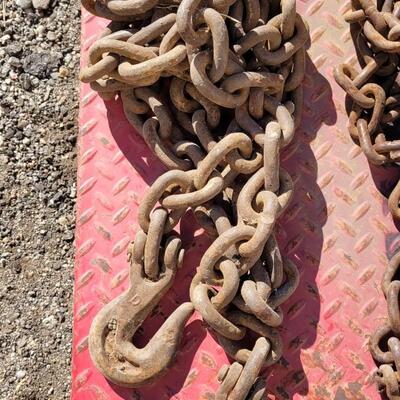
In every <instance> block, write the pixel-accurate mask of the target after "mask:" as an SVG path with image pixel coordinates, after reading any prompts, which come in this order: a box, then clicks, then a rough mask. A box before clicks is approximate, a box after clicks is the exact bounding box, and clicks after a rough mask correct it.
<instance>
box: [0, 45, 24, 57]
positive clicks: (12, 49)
mask: <svg viewBox="0 0 400 400" xmlns="http://www.w3.org/2000/svg"><path fill="white" fill-rule="evenodd" d="M4 50H5V52H6V53H7V54H8V55H10V56H17V55H19V54H20V53H21V52H22V46H21V45H20V44H19V43H11V44H9V45H8V46H6V47H5V49H4Z"/></svg>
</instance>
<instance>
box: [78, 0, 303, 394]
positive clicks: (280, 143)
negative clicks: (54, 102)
mask: <svg viewBox="0 0 400 400" xmlns="http://www.w3.org/2000/svg"><path fill="white" fill-rule="evenodd" d="M82 3H83V5H84V7H85V8H86V9H87V10H88V11H89V12H91V13H92V14H94V15H96V16H99V17H103V18H107V19H110V20H111V23H110V24H109V25H108V27H107V28H106V29H105V31H104V32H102V33H101V35H100V37H99V38H98V39H97V40H96V41H95V42H94V43H93V44H92V45H91V47H90V49H89V62H88V65H87V66H86V67H84V68H83V69H82V71H81V76H80V77H81V80H82V81H83V82H86V83H89V84H90V85H91V87H92V89H93V90H95V91H97V92H98V94H99V95H100V96H101V97H102V98H103V99H105V100H111V99H115V98H116V97H117V96H118V97H119V98H120V99H121V100H122V104H123V108H124V112H125V115H126V118H127V119H128V121H129V122H130V124H131V125H132V126H133V127H134V128H135V129H136V130H137V131H138V132H139V134H140V135H141V136H142V138H143V139H144V141H145V142H146V143H147V145H148V146H149V148H150V149H151V151H152V152H153V153H154V154H155V155H156V156H157V157H158V158H159V159H160V161H161V162H162V163H163V164H164V165H165V166H166V168H167V169H168V171H167V172H166V173H164V174H163V175H161V176H160V177H159V178H158V179H156V181H155V182H154V183H153V184H152V185H151V187H150V188H149V191H148V193H147V195H146V197H145V199H144V200H143V202H142V203H141V204H140V206H139V214H138V220H139V225H140V230H139V232H138V233H137V235H136V237H135V240H134V242H133V243H132V245H131V246H130V248H129V251H128V254H129V262H130V288H129V289H128V290H127V291H126V292H125V293H123V294H122V295H120V296H119V297H117V298H116V299H114V300H113V301H111V302H110V303H109V304H107V305H106V306H105V307H104V308H103V309H102V310H100V312H99V313H98V314H97V316H96V317H95V319H94V321H93V323H92V326H91V330H90V334H89V349H90V353H91V357H92V360H93V362H94V364H95V365H96V367H97V368H98V369H99V370H100V371H101V372H102V374H103V375H104V376H105V377H107V379H109V380H110V381H112V382H114V383H116V384H117V385H121V386H128V387H138V386H141V385H145V384H147V383H149V382H152V381H154V380H155V379H156V378H157V377H159V376H160V375H161V374H163V373H164V372H165V371H166V370H167V368H168V367H169V365H170V364H171V363H172V361H173V358H174V355H175V354H176V352H177V350H178V346H179V342H180V339H181V336H182V333H183V330H184V326H185V323H186V322H187V321H188V319H189V318H190V317H191V315H192V313H193V312H194V310H196V311H197V312H198V313H199V314H200V315H201V317H202V318H203V320H204V321H205V322H206V323H207V324H208V326H209V328H210V329H212V331H213V333H214V334H215V337H216V338H217V340H218V342H219V343H220V345H221V346H222V347H223V349H224V350H225V351H226V353H227V354H228V355H229V356H230V357H231V358H233V359H234V360H235V362H234V363H233V364H232V365H231V366H230V367H223V368H222V369H221V371H220V374H219V377H218V379H219V380H220V382H221V386H220V388H219V389H218V392H217V393H216V399H220V400H222V399H230V400H235V399H236V400H241V399H254V400H257V399H262V398H264V393H265V382H264V380H263V379H261V378H259V375H260V373H261V372H262V370H263V369H264V368H265V367H268V366H270V365H273V364H274V363H276V362H277V361H278V360H279V359H280V357H281V355H282V348H283V344H282V339H281V337H280V334H279V331H278V329H277V328H278V327H279V326H280V325H281V323H282V320H283V314H282V310H281V307H280V306H281V305H282V303H283V302H285V301H286V300H287V299H288V298H289V297H290V296H291V294H292V293H293V292H294V290H295V289H296V287H297V285H298V282H299V272H298V270H297V268H296V266H295V265H294V264H293V263H292V262H291V261H290V260H288V259H286V258H284V257H282V256H281V253H280V249H279V246H278V244H277V241H276V239H275V235H274V227H275V224H276V221H277V219H278V218H279V216H280V215H281V214H282V213H283V212H284V211H285V209H286V208H287V206H288V204H289V202H290V200H291V197H292V195H293V182H292V179H291V177H290V175H289V174H288V172H287V171H285V170H284V169H283V168H281V167H280V162H279V158H280V157H279V155H280V152H281V151H282V149H283V148H284V147H286V146H288V145H289V144H290V143H291V141H292V139H293V137H294V134H295V129H296V127H297V126H298V125H299V123H300V119H301V113H302V101H303V96H302V86H301V83H302V80H303V77H304V73H305V43H306V41H307V39H308V27H307V25H306V23H305V22H304V21H303V19H302V18H301V16H300V15H298V14H297V13H296V8H295V2H294V1H292V0H280V1H278V0H271V1H265V0H209V1H207V2H205V1H201V0H182V1H180V0H179V1H176V0H108V1H100V0H82ZM189 209H191V210H193V212H194V215H195V217H196V220H197V221H198V223H199V225H200V226H201V227H202V228H203V229H204V231H205V232H206V233H207V234H208V235H209V236H210V237H212V238H213V239H214V241H213V242H212V244H211V245H210V247H209V248H208V249H207V250H206V252H205V253H204V255H203V257H202V259H201V261H200V265H199V266H198V268H197V270H196V274H195V276H194V277H193V280H192V283H191V287H190V302H187V303H183V304H181V305H180V306H179V307H178V308H177V309H176V310H175V311H174V312H173V313H172V314H171V315H170V316H169V318H168V319H167V320H166V321H165V323H164V324H163V325H162V326H161V328H160V329H159V330H158V331H157V333H156V334H155V335H154V336H153V337H152V338H151V340H150V341H149V343H148V344H147V345H146V346H145V347H144V348H140V349H139V348H137V347H135V345H134V343H133V336H134V334H135V332H136V331H137V329H138V328H139V327H140V325H141V324H142V322H143V321H144V320H145V319H146V318H147V316H148V315H149V314H150V313H151V311H152V310H153V309H154V308H155V307H156V306H157V304H158V303H159V302H160V301H161V299H162V297H163V295H164V294H165V293H166V292H167V291H168V289H169V288H170V287H171V286H172V285H173V281H174V277H175V274H176V272H177V270H178V269H179V268H180V267H181V264H182V260H183V254H184V250H183V249H182V248H181V240H180V238H179V234H178V233H177V232H176V231H175V230H174V229H175V227H176V226H177V225H178V224H179V221H180V220H181V218H182V217H183V216H184V214H185V213H186V212H187V211H188V210H189ZM246 341H247V342H249V341H250V343H251V342H253V343H255V344H254V348H253V349H251V350H250V349H248V348H247V347H246V346H245V345H244V343H246ZM254 341H255V342H254Z"/></svg>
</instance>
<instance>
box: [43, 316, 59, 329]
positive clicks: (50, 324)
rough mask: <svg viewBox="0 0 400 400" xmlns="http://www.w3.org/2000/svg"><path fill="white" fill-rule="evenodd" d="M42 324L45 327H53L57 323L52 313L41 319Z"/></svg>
mask: <svg viewBox="0 0 400 400" xmlns="http://www.w3.org/2000/svg"><path fill="white" fill-rule="evenodd" d="M42 324H43V325H44V326H45V327H46V328H47V329H53V328H54V327H55V326H56V325H57V319H56V317H55V316H54V315H50V316H49V317H46V318H44V319H43V320H42Z"/></svg>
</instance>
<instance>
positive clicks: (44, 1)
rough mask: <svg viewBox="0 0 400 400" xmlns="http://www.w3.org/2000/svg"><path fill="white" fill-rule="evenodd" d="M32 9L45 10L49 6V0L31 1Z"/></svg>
mask: <svg viewBox="0 0 400 400" xmlns="http://www.w3.org/2000/svg"><path fill="white" fill-rule="evenodd" d="M32 4H33V7H35V8H36V9H40V10H47V9H48V8H49V6H50V0H32Z"/></svg>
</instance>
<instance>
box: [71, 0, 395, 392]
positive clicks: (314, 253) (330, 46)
mask: <svg viewBox="0 0 400 400" xmlns="http://www.w3.org/2000/svg"><path fill="white" fill-rule="evenodd" d="M298 9H299V12H301V13H302V14H303V15H304V17H305V18H306V19H307V20H308V22H309V24H310V31H311V38H312V40H311V45H310V48H309V60H308V63H307V79H306V81H305V96H306V99H305V109H304V114H303V123H302V126H301V128H300V129H299V130H298V132H297V135H296V140H295V141H294V143H293V144H292V145H291V146H290V149H288V151H286V153H285V154H284V156H283V158H284V164H285V165H286V167H287V169H288V170H289V171H290V172H291V173H292V175H293V176H294V180H295V184H296V195H295V199H294V201H293V203H292V205H291V208H290V209H289V210H288V212H287V213H286V214H285V216H284V217H282V218H281V220H280V223H279V227H278V230H279V233H278V237H279V240H280V243H281V246H282V248H283V251H284V253H285V254H287V255H289V257H291V258H292V260H293V261H295V262H296V264H297V265H298V267H299V269H300V271H301V283H300V287H299V289H298V290H297V292H296V293H295V295H294V296H293V297H292V298H291V299H290V300H289V301H288V303H287V304H286V305H285V307H284V311H285V315H286V318H285V323H284V326H283V327H282V335H283V338H284V342H285V343H286V349H285V352H284V358H283V359H282V360H281V362H280V364H279V365H278V366H275V367H274V368H272V369H271V370H269V371H267V375H266V376H267V387H268V392H269V393H270V394H271V398H277V399H312V400H313V399H335V400H342V399H357V400H363V399H372V400H374V399H378V398H379V396H378V394H377V393H376V391H375V387H374V384H373V383H372V382H371V373H372V371H373V369H374V364H373V362H372V360H371V358H370V356H369V353H368V349H367V342H368V335H369V333H370V332H371V331H372V330H373V328H374V327H375V326H377V325H379V324H381V323H382V320H383V318H384V314H385V306H384V301H383V296H382V293H381V290H380V287H379V282H380V278H381V275H382V272H383V270H384V268H385V266H386V262H387V256H388V255H390V254H391V253H392V252H393V250H394V249H395V248H396V247H397V246H398V241H399V236H398V234H397V230H396V228H395V227H394V225H393V223H392V220H391V218H390V214H389V212H388V208H387V204H386V200H385V198H384V197H383V196H382V195H381V194H380V193H379V191H378V190H377V187H378V188H379V189H380V190H381V191H383V192H385V191H386V190H387V189H388V188H390V186H391V182H390V181H388V179H387V175H388V170H384V169H380V170H378V169H372V170H370V167H369V166H368V164H367V162H366V160H365V157H364V156H363V154H361V152H360V149H359V148H358V147H357V146H356V145H355V144H354V143H352V141H351V140H350V138H349V135H348V133H347V130H346V120H347V117H346V113H345V107H344V95H343V93H342V91H341V90H340V88H339V87H338V86H337V85H336V84H335V83H334V80H333V77H332V68H333V66H334V65H335V64H337V63H338V62H340V61H343V60H344V59H345V60H348V59H350V60H351V61H353V62H354V63H356V59H355V56H354V53H353V51H352V48H353V46H352V42H351V38H350V35H349V30H348V26H347V24H346V23H345V22H344V20H343V17H342V16H343V14H344V12H345V11H346V10H347V9H348V5H343V4H341V3H340V2H339V1H336V0H325V1H324V0H317V1H307V0H302V1H300V0H299V1H298ZM102 26H104V21H101V20H99V19H97V18H94V17H92V16H90V15H88V14H87V13H86V12H83V24H82V32H83V37H82V55H83V59H84V60H85V58H86V52H87V49H88V47H89V46H90V44H91V43H92V41H93V40H94V38H95V36H96V35H97V34H98V32H99V30H100V29H101V27H102ZM162 171H163V167H162V166H161V165H160V163H159V162H158V161H157V159H156V158H155V157H154V156H152V155H151V154H150V153H149V151H148V150H147V148H146V146H145V144H144V142H143V141H142V140H141V139H140V137H139V135H138V134H137V133H135V132H134V130H133V129H132V128H131V127H130V126H129V125H128V122H127V121H126V119H125V117H124V115H123V112H122V108H121V105H120V104H119V103H118V102H117V103H114V102H107V103H105V104H104V103H103V101H102V100H101V99H100V98H99V97H98V96H97V95H96V94H95V93H93V92H92V91H91V90H90V88H89V87H88V85H82V88H81V114H80V138H79V165H78V188H79V189H78V209H77V230H76V265H75V297H74V300H75V309H74V344H73V370H72V374H73V388H72V399H73V400H116V399H132V400H134V399H135V400H138V399H145V400H147V399H148V400H150V399H151V400H153V399H157V400H162V399H176V400H178V399H179V400H189V399H212V398H213V396H212V393H213V392H214V390H215V389H216V387H217V382H216V374H217V371H218V369H219V366H221V365H222V364H223V363H224V362H226V361H227V359H226V357H225V355H224V352H223V351H222V349H221V348H220V347H219V346H218V345H217V344H216V343H215V341H214V339H213V338H212V337H211V336H210V335H209V334H208V333H207V330H206V328H205V326H203V324H202V323H201V322H200V321H199V319H198V316H197V315H195V316H194V317H193V318H192V319H191V320H190V321H189V323H188V326H187V327H186V330H185V335H184V338H183V341H182V346H181V348H180V351H179V354H178V357H177V361H176V363H175V364H174V365H173V367H172V368H171V370H170V372H169V373H168V374H167V375H166V376H165V377H164V378H162V379H161V380H159V381H158V382H157V383H156V385H154V386H152V387H148V388H145V389H140V390H127V389H120V388H117V387H115V386H113V385H111V384H109V383H108V382H107V381H106V380H105V379H104V378H103V377H102V376H101V375H100V374H99V373H98V372H97V371H96V369H95V368H94V367H93V366H92V363H91V361H90V357H89V352H88V349H87V335H88V330H89V326H90V323H91V320H92V318H93V317H94V315H95V314H96V313H97V311H98V310H99V309H100V308H101V307H102V306H103V305H104V304H105V303H107V302H108V301H110V299H112V298H113V297H115V296H117V295H118V294H120V293H121V292H122V291H123V290H125V289H126V287H127V285H128V265H127V262H126V248H127V246H128V243H129V242H130V240H132V239H133V237H134V235H135V232H136V230H137V221H136V217H137V209H138V204H139V203H140V201H141V199H142V198H143V197H144V194H145V191H146V187H147V186H148V185H149V184H151V182H153V180H154V179H155V178H156V177H157V176H158V175H159V174H160V173H161V172H162ZM371 174H372V177H371ZM385 175H386V180H385V179H384V177H385ZM194 226H195V224H194V223H193V219H192V218H191V217H188V218H186V219H185V220H184V221H183V223H182V226H181V232H182V234H183V238H184V244H185V247H186V248H187V252H186V257H185V263H184V267H183V269H182V270H181V271H180V273H179V275H178V277H177V279H176V282H177V284H176V286H174V288H173V289H172V290H171V291H170V292H169V293H168V294H167V296H165V298H164V299H163V301H162V304H160V306H159V308H158V309H157V312H156V313H154V315H152V316H151V317H150V318H149V320H148V321H146V323H145V325H144V327H143V329H142V331H141V332H140V334H139V335H138V338H137V339H138V341H139V342H140V341H142V342H144V341H145V337H147V338H148V337H150V336H151V334H152V333H153V332H155V330H156V329H157V327H158V326H160V325H161V324H162V322H163V321H164V320H165V318H166V317H167V316H168V315H169V313H170V312H171V311H172V310H173V309H174V308H175V307H176V305H177V304H178V303H180V302H182V301H186V300H187V299H188V288H189V283H190V280H191V276H192V275H193V272H194V269H195V268H196V266H197V265H198V260H199V258H200V257H201V255H202V253H203V252H204V250H205V248H206V246H207V245H208V241H207V239H206V238H205V236H204V234H203V233H202V231H201V230H195V229H194V228H193V227H194Z"/></svg>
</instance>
